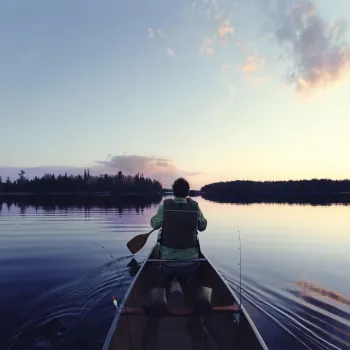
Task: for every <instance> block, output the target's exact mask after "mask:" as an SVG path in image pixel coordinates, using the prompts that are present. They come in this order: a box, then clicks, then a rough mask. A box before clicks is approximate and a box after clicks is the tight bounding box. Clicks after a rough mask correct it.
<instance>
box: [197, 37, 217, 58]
mask: <svg viewBox="0 0 350 350" xmlns="http://www.w3.org/2000/svg"><path fill="white" fill-rule="evenodd" d="M213 45H214V40H213V39H212V38H210V37H206V38H204V39H203V42H202V45H201V46H200V48H199V54H200V55H203V54H206V55H213V54H214V53H215V51H214V48H213Z"/></svg>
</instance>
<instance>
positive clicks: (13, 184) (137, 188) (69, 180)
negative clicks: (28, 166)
mask: <svg viewBox="0 0 350 350" xmlns="http://www.w3.org/2000/svg"><path fill="white" fill-rule="evenodd" d="M25 174H26V173H25V171H24V170H22V171H21V172H20V173H19V174H18V179H16V180H14V181H11V180H10V178H9V177H7V179H6V180H5V181H4V182H3V180H2V178H1V176H0V193H1V192H2V193H33V194H48V193H62V194H63V193H65V194H79V193H84V194H96V193H106V192H108V194H110V195H118V194H131V193H134V194H158V193H159V192H160V191H162V189H163V188H162V185H161V183H160V182H159V181H157V180H153V179H151V178H149V177H144V176H143V174H141V175H140V174H139V173H137V174H136V175H135V176H131V175H125V174H123V172H122V171H119V172H118V173H117V174H115V175H107V174H102V175H99V176H92V175H90V171H89V169H85V170H84V174H83V175H76V176H75V175H67V173H65V174H64V175H62V174H60V175H58V176H56V175H54V174H45V175H44V176H42V177H37V176H36V177H34V178H33V179H28V178H27V177H26V176H25Z"/></svg>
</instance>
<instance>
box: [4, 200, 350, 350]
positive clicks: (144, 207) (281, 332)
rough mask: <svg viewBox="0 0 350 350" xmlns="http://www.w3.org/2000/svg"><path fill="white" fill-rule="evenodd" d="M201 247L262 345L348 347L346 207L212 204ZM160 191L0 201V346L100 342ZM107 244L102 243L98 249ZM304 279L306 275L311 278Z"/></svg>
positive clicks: (349, 222)
mask: <svg viewBox="0 0 350 350" xmlns="http://www.w3.org/2000/svg"><path fill="white" fill-rule="evenodd" d="M196 200H198V201H199V204H200V207H201V209H202V211H203V213H204V215H205V216H206V218H207V219H208V229H207V231H204V232H201V233H200V240H201V247H202V249H203V250H204V252H205V253H206V254H207V255H208V256H209V257H210V258H211V260H212V262H213V263H214V264H215V266H216V267H217V268H218V269H219V271H220V272H221V273H222V274H223V276H224V277H225V279H226V280H227V281H228V283H229V285H230V286H231V287H232V288H233V289H234V290H236V291H238V289H239V266H238V262H239V261H238V259H239V251H238V244H239V243H238V232H237V226H239V229H240V232H241V240H242V274H243V275H242V296H243V302H244V305H245V306H246V308H247V310H248V311H249V313H250V315H251V316H252V318H253V320H254V321H255V322H256V325H257V327H258V329H259V330H260V331H261V333H262V335H263V337H264V339H265V340H266V343H267V344H268V346H269V348H270V349H307V348H309V349H347V348H349V347H350V343H349V339H350V333H349V329H350V301H349V295H350V279H349V273H348V271H347V270H348V269H347V267H348V266H350V258H349V256H350V255H349V254H348V247H349V246H350V235H349V231H348V228H349V227H350V213H349V207H346V206H298V205H280V204H251V205H239V204H220V203H214V202H211V201H208V200H204V199H200V198H196ZM160 202H161V198H148V197H142V198H137V199H136V198H127V197H125V198H123V199H122V200H120V199H119V200H117V199H111V198H99V199H97V202H94V201H86V199H83V198H69V199H67V198H63V197H56V198H55V200H54V201H53V200H52V199H51V200H49V199H47V198H46V199H45V200H43V199H38V198H35V197H32V198H29V197H26V198H24V199H19V198H6V200H5V201H4V202H3V203H1V204H0V348H1V349H29V350H30V349H62V348H64V349H68V350H70V349H99V348H101V344H102V343H103V341H104V337H105V336H106V332H107V331H108V328H109V326H110V323H111V321H112V318H113V315H114V313H115V307H114V305H113V304H112V296H115V298H116V299H117V300H119V301H120V300H122V298H123V295H124V293H125V291H126V290H127V287H128V285H129V284H130V282H131V281H132V278H133V277H134V276H135V275H136V273H137V271H138V269H139V268H140V266H141V263H142V261H143V259H144V258H145V257H146V255H147V253H148V251H149V249H150V248H151V246H152V245H153V243H154V241H155V235H154V236H151V237H150V239H149V241H148V242H147V244H146V246H145V248H143V249H142V251H141V252H140V253H138V254H137V255H135V256H132V255H131V254H130V252H129V251H128V250H127V248H126V246H125V243H126V242H127V241H128V240H129V239H130V238H131V237H133V236H135V235H136V234H139V233H145V232H147V231H148V230H149V220H150V218H151V216H152V215H154V213H155V211H156V209H157V207H158V205H159V203H160ZM104 248H105V249H104ZM311 281H312V282H311Z"/></svg>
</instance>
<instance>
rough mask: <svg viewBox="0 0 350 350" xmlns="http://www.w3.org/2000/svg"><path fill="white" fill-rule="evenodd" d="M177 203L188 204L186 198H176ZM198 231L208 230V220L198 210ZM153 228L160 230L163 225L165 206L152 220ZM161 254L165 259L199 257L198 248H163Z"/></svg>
mask: <svg viewBox="0 0 350 350" xmlns="http://www.w3.org/2000/svg"><path fill="white" fill-rule="evenodd" d="M174 201H175V202H178V203H180V202H183V203H186V199H185V198H179V197H174ZM198 210H199V212H198V231H204V230H205V229H206V228H207V220H206V219H205V217H204V216H203V213H202V211H201V210H200V208H198ZM150 224H151V227H152V228H154V229H156V230H157V229H160V228H161V227H162V224H163V204H161V205H160V206H159V208H158V211H157V213H156V215H154V216H153V217H152V218H151V222H150ZM160 254H161V256H162V258H164V259H193V258H197V257H198V250H197V248H187V249H171V248H168V247H164V246H161V247H160Z"/></svg>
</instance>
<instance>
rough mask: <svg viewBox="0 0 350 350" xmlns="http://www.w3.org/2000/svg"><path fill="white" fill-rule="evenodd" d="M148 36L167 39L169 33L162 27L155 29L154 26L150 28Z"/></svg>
mask: <svg viewBox="0 0 350 350" xmlns="http://www.w3.org/2000/svg"><path fill="white" fill-rule="evenodd" d="M147 31H148V36H149V38H150V39H152V40H153V39H156V38H160V39H167V38H168V34H167V33H165V31H164V30H162V29H159V28H158V29H153V28H148V30H147Z"/></svg>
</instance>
